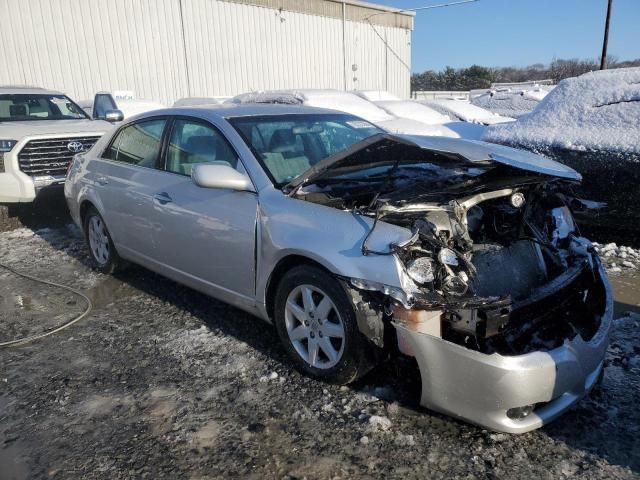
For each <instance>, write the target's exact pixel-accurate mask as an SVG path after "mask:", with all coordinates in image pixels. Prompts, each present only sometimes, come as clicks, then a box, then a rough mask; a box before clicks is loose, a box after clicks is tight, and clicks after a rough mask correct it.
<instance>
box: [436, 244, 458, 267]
mask: <svg viewBox="0 0 640 480" xmlns="http://www.w3.org/2000/svg"><path fill="white" fill-rule="evenodd" d="M438 260H440V263H442V264H443V265H450V266H452V267H457V266H458V256H457V255H456V253H455V252H454V251H453V250H451V249H450V248H443V249H442V250H440V252H438Z"/></svg>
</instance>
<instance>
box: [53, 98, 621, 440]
mask: <svg viewBox="0 0 640 480" xmlns="http://www.w3.org/2000/svg"><path fill="white" fill-rule="evenodd" d="M578 182H580V175H579V174H577V173H576V172H575V171H574V170H571V169H570V168H567V167H565V166H563V165H561V164H558V163H556V162H553V161H551V160H548V159H546V158H544V157H541V156H537V155H534V154H531V153H526V152H523V151H519V150H514V149H510V148H507V147H502V146H498V145H490V144H484V143H480V142H471V141H465V140H458V139H450V138H438V137H411V136H397V135H390V134H386V133H384V132H382V131H380V130H379V129H377V128H376V127H375V126H373V125H371V124H370V123H368V122H366V121H365V120H362V119H360V118H357V117H353V116H351V115H346V114H343V113H339V112H334V111H329V110H320V109H313V108H307V107H301V106H281V105H245V106H233V107H226V106H221V107H207V108H174V109H166V110H158V111H154V112H150V113H147V114H143V115H140V116H137V117H134V118H132V119H130V120H129V121H127V122H126V123H124V124H122V125H120V126H119V128H118V129H117V130H115V131H114V132H113V133H112V134H109V135H106V136H105V137H103V138H102V139H101V140H100V141H99V142H98V143H97V144H96V145H95V146H94V148H92V149H91V150H90V151H88V152H85V153H82V154H80V155H77V156H76V157H75V158H74V161H73V163H72V165H71V166H70V168H69V172H68V175H67V181H66V184H65V195H66V198H67V202H68V204H69V208H70V211H71V214H72V217H73V219H74V220H75V222H76V223H77V224H78V225H79V226H80V227H81V228H82V229H83V231H84V233H85V235H86V239H87V244H88V247H89V252H90V255H91V259H92V261H93V263H94V264H95V267H96V268H97V269H98V270H99V271H101V272H104V273H112V272H115V271H116V270H117V269H118V268H120V267H121V266H122V265H123V264H124V262H125V261H127V262H133V263H136V264H140V265H142V266H144V267H146V268H149V269H151V270H153V271H156V272H158V273H160V274H162V275H164V276H166V277H169V278H171V279H173V280H175V281H177V282H179V283H182V284H185V285H187V286H190V287H192V288H194V289H196V290H199V291H201V292H204V293H206V294H208V295H210V296H212V297H215V298H217V299H220V300H222V301H225V302H228V303H230V304H233V305H235V306H236V307H238V308H241V309H243V310H246V311H248V312H250V313H252V314H254V315H255V316H257V317H260V318H262V319H263V320H265V321H267V322H270V323H272V324H274V325H275V328H276V330H277V332H278V335H279V337H280V339H281V341H282V345H283V347H284V349H285V350H286V352H287V353H288V354H289V356H290V357H291V359H292V361H293V362H294V364H295V365H296V366H297V367H298V368H299V369H300V370H302V371H303V372H305V373H306V374H309V375H311V376H314V377H316V378H319V379H322V380H325V381H329V382H335V383H342V384H344V383H349V382H351V381H353V380H355V379H357V378H359V377H360V376H362V375H363V374H365V373H366V372H368V371H369V370H371V369H372V368H374V367H375V366H376V364H377V363H378V362H380V361H381V360H383V359H386V358H388V357H390V356H409V357H414V358H415V359H416V361H417V363H418V366H419V368H420V375H421V377H422V378H421V380H422V400H421V403H422V405H424V406H426V407H428V408H430V409H433V410H437V411H440V412H444V413H447V414H450V415H452V416H456V417H459V418H463V419H466V420H467V421H470V422H473V423H476V424H478V425H482V426H484V427H486V428H490V429H494V430H498V431H505V432H514V433H521V432H526V431H529V430H532V429H535V428H538V427H539V426H541V425H543V424H544V423H547V422H549V421H551V420H553V419H554V418H556V417H557V416H558V415H560V414H561V413H562V412H564V411H565V410H566V409H567V408H569V407H570V406H571V405H572V404H574V403H575V402H577V401H578V400H579V399H580V398H581V397H582V396H584V395H585V394H586V393H587V392H588V391H589V390H590V389H591V388H592V387H593V386H594V385H595V384H596V382H597V380H598V378H599V375H600V374H601V372H602V368H603V359H604V352H605V350H606V347H607V342H608V336H609V329H610V325H611V316H612V299H611V292H610V288H609V284H608V282H607V278H606V275H605V273H604V271H603V269H602V267H601V265H600V261H599V259H598V258H597V255H596V254H595V253H594V250H593V248H592V246H591V244H590V242H589V241H588V240H587V239H585V238H583V237H581V236H580V234H579V232H578V230H577V228H576V227H575V225H574V222H573V217H572V211H573V210H575V209H586V208H588V204H587V203H586V202H582V201H581V200H580V199H577V198H574V197H572V196H571V194H570V188H569V187H570V186H571V185H572V184H576V183H578Z"/></svg>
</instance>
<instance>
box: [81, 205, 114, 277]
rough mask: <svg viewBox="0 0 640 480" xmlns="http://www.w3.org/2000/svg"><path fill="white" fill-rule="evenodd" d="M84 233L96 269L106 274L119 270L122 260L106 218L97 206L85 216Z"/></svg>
mask: <svg viewBox="0 0 640 480" xmlns="http://www.w3.org/2000/svg"><path fill="white" fill-rule="evenodd" d="M84 233H85V239H86V241H87V246H88V247H89V256H90V257H91V263H92V264H93V266H94V267H95V268H96V270H98V271H99V272H101V273H106V274H111V273H114V272H116V271H117V270H119V269H120V267H121V266H122V260H121V259H120V256H119V255H118V252H116V248H115V247H114V245H113V241H112V240H111V235H110V234H109V230H108V229H107V225H106V224H105V223H104V219H103V218H102V217H101V216H100V214H99V213H98V211H97V210H96V209H95V208H91V209H90V210H89V211H88V212H87V214H86V215H85V217H84Z"/></svg>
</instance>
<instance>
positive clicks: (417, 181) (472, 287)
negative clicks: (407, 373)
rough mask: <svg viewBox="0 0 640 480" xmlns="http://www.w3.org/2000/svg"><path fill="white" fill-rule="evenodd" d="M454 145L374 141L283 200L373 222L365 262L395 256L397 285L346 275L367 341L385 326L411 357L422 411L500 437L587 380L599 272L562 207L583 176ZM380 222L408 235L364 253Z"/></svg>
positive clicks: (601, 295)
mask: <svg viewBox="0 0 640 480" xmlns="http://www.w3.org/2000/svg"><path fill="white" fill-rule="evenodd" d="M453 146H455V145H453ZM440 147H442V145H440ZM448 147H449V148H447V149H444V148H438V149H430V148H425V145H420V144H416V143H413V142H409V141H407V140H406V139H404V140H398V139H395V138H389V137H386V138H385V139H378V140H376V141H371V142H369V143H368V144H367V145H361V146H358V147H356V148H354V149H352V151H351V152H348V155H347V156H346V157H343V158H342V159H341V160H340V161H338V162H335V160H334V163H333V170H332V171H331V173H330V174H328V173H327V171H326V170H325V171H324V172H322V173H319V172H312V175H310V176H309V177H310V179H309V178H308V179H307V181H306V182H304V183H300V184H299V185H296V186H294V187H293V188H292V190H291V193H292V194H294V195H296V196H297V197H298V198H302V199H305V200H307V201H312V202H316V203H322V204H324V205H328V206H333V207H335V208H341V209H345V210H351V211H354V212H357V213H358V214H359V215H362V216H368V217H370V218H371V219H373V223H372V227H371V229H370V231H369V232H368V234H367V235H366V237H365V238H364V239H363V242H362V254H363V255H393V256H394V257H395V258H396V261H397V264H398V268H399V271H400V275H401V286H400V288H399V287H397V286H396V287H389V286H387V285H384V284H381V283H377V282H374V281H369V280H366V279H349V281H350V284H351V286H352V287H353V288H355V289H357V290H358V291H361V292H364V296H363V297H362V298H365V297H366V298H367V299H368V300H367V302H366V305H367V307H366V308H364V309H363V310H365V311H366V312H367V325H368V327H370V326H371V325H375V326H376V327H377V329H374V330H376V331H377V332H378V333H377V337H376V338H375V339H374V342H375V343H377V344H378V345H380V344H381V342H380V339H381V338H382V337H381V334H380V332H381V331H382V329H383V328H384V326H385V325H386V326H387V328H391V329H393V331H394V333H395V338H394V340H395V341H396V342H397V348H398V350H399V351H400V352H401V353H402V354H405V355H408V356H412V357H415V358H416V360H417V362H418V365H419V367H420V372H421V376H422V389H423V393H422V402H421V403H422V404H423V405H424V406H426V407H429V408H432V409H434V410H438V411H441V412H445V413H448V414H450V415H454V416H459V417H461V418H464V419H466V420H468V421H471V422H473V423H476V424H479V425H482V426H484V427H488V428H491V429H494V430H498V431H506V432H513V433H521V432H525V431H529V430H532V429H534V428H538V427H539V426H541V425H542V424H544V423H546V422H548V421H551V420H552V419H553V418H555V417H557V416H558V415H559V414H561V413H562V412H563V411H564V410H566V409H567V408H568V407H569V406H570V405H571V404H573V403H574V402H575V401H577V400H578V399H579V398H581V397H582V396H583V395H584V394H585V392H587V391H588V390H589V389H590V388H591V387H592V386H593V384H594V383H595V381H596V379H597V378H598V375H599V373H600V371H601V369H602V365H603V358H604V352H605V350H606V346H607V343H608V332H609V328H610V323H611V316H612V299H611V292H610V288H609V285H608V282H607V279H606V274H605V273H604V270H603V268H602V266H601V264H600V261H599V259H598V257H597V255H596V254H595V252H594V249H593V248H592V246H591V243H590V242H589V241H588V240H587V239H585V238H583V237H581V236H580V234H579V231H578V229H577V227H576V225H575V223H574V221H573V217H572V213H571V210H570V208H569V206H570V205H571V199H570V193H571V192H570V187H571V184H572V183H575V182H576V181H578V180H579V176H577V174H575V172H573V174H575V175H572V173H571V172H567V171H566V170H565V171H562V170H560V171H559V172H552V171H549V170H550V169H553V168H554V165H553V162H551V163H548V162H545V161H546V159H543V160H540V158H541V157H539V158H535V159H532V160H535V161H539V162H541V165H542V167H540V168H536V165H535V162H533V164H530V163H527V162H526V161H525V160H529V158H522V157H521V156H519V155H518V154H513V157H514V158H515V160H514V161H511V159H510V158H509V157H506V156H505V154H508V153H509V151H506V152H505V151H504V150H500V151H499V154H497V155H495V154H492V153H491V152H487V151H486V150H487V149H486V147H482V148H481V147H478V149H479V150H478V149H470V147H469V146H468V145H466V151H463V152H462V153H460V152H459V151H455V150H454V149H453V148H451V147H452V144H449V145H448ZM472 147H473V145H472ZM483 148H484V150H483ZM463 150H464V149H463ZM514 152H515V151H514ZM465 154H466V155H465ZM474 155H475V158H473V157H474ZM389 159H393V161H389ZM367 160H368V161H369V163H367ZM385 162H386V163H385ZM538 166H539V165H538ZM356 167H357V168H356ZM385 167H386V168H385ZM363 169H364V170H365V171H367V172H368V173H369V175H368V176H365V175H362V171H363ZM378 222H385V223H390V224H393V225H398V226H402V227H405V228H406V229H408V230H410V231H411V233H412V235H411V237H410V238H408V239H407V240H406V241H404V242H402V243H401V244H395V245H389V247H388V249H387V250H384V251H374V250H371V249H370V248H369V238H370V237H371V235H373V234H374V231H375V228H376V225H377V224H378ZM359 305H363V303H362V302H360V303H359ZM372 311H373V312H378V313H379V315H378V317H377V319H378V320H377V322H378V323H376V322H375V321H372V318H373V317H374V316H373V315H372V313H371V312H372ZM389 325H392V326H393V327H389ZM361 329H362V328H361ZM366 333H367V332H365V334H366ZM389 336H390V335H389V334H388V332H387V334H386V335H385V339H388V338H389ZM392 337H393V336H392ZM385 341H387V340H385ZM384 346H385V347H390V345H388V344H385V345H384ZM394 347H396V345H394Z"/></svg>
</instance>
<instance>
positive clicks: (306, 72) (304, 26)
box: [0, 0, 413, 105]
mask: <svg viewBox="0 0 640 480" xmlns="http://www.w3.org/2000/svg"><path fill="white" fill-rule="evenodd" d="M0 18H2V19H4V21H3V22H2V28H0V65H2V68H1V69H0V85H7V84H12V85H15V84H27V85H35V86H43V87H47V88H53V89H57V90H62V91H63V92H65V93H68V94H69V95H71V96H72V97H73V98H76V99H81V98H90V97H92V96H93V94H94V93H95V92H96V91H99V90H110V91H113V90H131V91H134V92H135V94H136V96H138V97H141V98H149V99H153V100H157V101H160V102H163V103H165V104H168V105H170V104H172V103H173V102H174V101H175V100H176V99H178V98H180V97H186V96H227V95H235V94H238V93H242V92H246V91H252V90H265V89H280V88H296V87H297V88H337V89H347V90H352V89H376V90H379V89H380V90H388V91H390V92H392V93H395V94H396V95H399V96H401V97H408V96H409V88H410V87H409V84H410V58H411V31H412V29H413V14H412V13H393V10H392V9H389V8H387V7H383V6H379V5H375V4H370V3H363V2H359V1H356V0H344V1H342V0H341V1H337V0H0ZM9 19H11V20H10V21H9Z"/></svg>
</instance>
